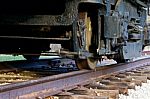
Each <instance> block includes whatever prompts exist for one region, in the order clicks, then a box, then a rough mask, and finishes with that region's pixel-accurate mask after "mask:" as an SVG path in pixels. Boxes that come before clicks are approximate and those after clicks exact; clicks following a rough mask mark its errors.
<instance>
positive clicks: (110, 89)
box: [0, 58, 150, 99]
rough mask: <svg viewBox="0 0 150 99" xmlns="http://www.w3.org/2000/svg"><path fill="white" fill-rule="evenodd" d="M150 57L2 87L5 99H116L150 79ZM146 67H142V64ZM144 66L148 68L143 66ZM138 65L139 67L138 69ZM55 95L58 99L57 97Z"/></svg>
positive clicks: (1, 92)
mask: <svg viewBox="0 0 150 99" xmlns="http://www.w3.org/2000/svg"><path fill="white" fill-rule="evenodd" d="M148 65H150V59H149V58H147V59H143V60H138V61H135V62H131V63H128V64H118V65H111V66H107V67H102V68H98V69H96V70H81V71H74V72H70V73H64V74H59V75H53V76H48V77H43V78H40V79H36V80H30V81H26V82H22V83H15V84H10V85H4V86H1V87H0V97H1V98H2V99H16V98H17V99H35V98H39V99H43V98H46V99H53V98H56V97H57V98H58V97H59V98H60V99H64V98H67V99H79V98H85V99H117V98H118V97H119V94H123V95H127V94H128V89H131V88H133V89H134V88H135V86H136V85H142V83H143V82H147V79H149V78H150V76H149V75H150V67H149V66H148ZM141 66H143V67H141ZM144 66H145V67H144ZM135 68H136V69H135ZM57 98H56V99H57Z"/></svg>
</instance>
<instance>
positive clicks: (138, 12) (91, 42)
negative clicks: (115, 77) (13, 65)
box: [0, 0, 146, 69]
mask: <svg viewBox="0 0 150 99" xmlns="http://www.w3.org/2000/svg"><path fill="white" fill-rule="evenodd" d="M79 1H80V2H79ZM79 1H78V0H64V1H63V2H66V5H65V6H66V8H64V6H62V8H63V10H60V13H59V14H61V15H57V14H58V13H55V11H52V12H53V15H43V13H42V14H41V15H37V13H34V14H33V15H27V16H24V15H22V14H21V15H20V16H18V15H16V16H14V15H13V16H8V15H2V16H0V18H1V19H2V20H1V21H0V25H1V33H2V34H1V35H0V45H1V46H0V52H1V53H13V54H15V53H17V54H23V55H24V57H25V58H27V59H28V60H34V59H36V58H38V57H39V55H41V53H45V54H44V55H60V56H62V57H70V58H74V59H75V60H76V63H77V66H78V67H79V69H95V67H96V64H97V62H98V61H100V60H101V57H102V56H107V57H108V58H113V59H115V60H116V61H117V62H118V63H120V62H126V61H128V60H132V59H133V58H134V57H138V56H140V55H141V51H142V47H143V44H144V43H143V41H144V39H143V27H144V25H145V20H146V17H145V16H146V14H145V10H144V9H143V6H142V5H143V3H142V4H141V5H139V4H138V3H139V2H138V3H136V4H135V5H134V3H133V4H132V3H130V2H129V1H127V0H125V1H124V0H113V2H112V1H111V2H110V1H109V0H106V1H105V2H103V1H101V0H100V1H99V2H100V3H97V2H93V1H94V0H93V1H90V0H83V2H82V0H79ZM85 1H87V2H85ZM95 1H97V0H95ZM136 1H139V0H136ZM136 1H135V2H136ZM145 2H146V1H145ZM64 4H65V3H64ZM56 5H57V2H56ZM144 6H145V5H144ZM43 7H44V6H43ZM53 7H54V6H53ZM52 9H53V8H52ZM50 10H51V9H50ZM56 10H57V8H56ZM63 11H64V12H63ZM41 12H42V11H41ZM58 12H59V11H58ZM17 13H18V12H17ZM48 14H50V13H48ZM39 20H40V21H39ZM4 41H5V44H4V43H2V42H4ZM8 45H9V46H8Z"/></svg>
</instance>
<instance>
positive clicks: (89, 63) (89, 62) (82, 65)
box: [76, 58, 97, 69]
mask: <svg viewBox="0 0 150 99" xmlns="http://www.w3.org/2000/svg"><path fill="white" fill-rule="evenodd" d="M76 64H77V66H78V68H79V69H95V68H96V64H97V61H96V60H94V59H92V58H87V59H80V60H77V61H76Z"/></svg>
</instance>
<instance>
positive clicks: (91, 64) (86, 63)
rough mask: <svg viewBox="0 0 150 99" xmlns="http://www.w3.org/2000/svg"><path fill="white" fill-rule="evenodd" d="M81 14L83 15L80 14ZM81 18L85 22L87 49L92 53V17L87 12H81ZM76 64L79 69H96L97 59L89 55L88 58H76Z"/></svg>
mask: <svg viewBox="0 0 150 99" xmlns="http://www.w3.org/2000/svg"><path fill="white" fill-rule="evenodd" d="M80 15H81V16H80ZM79 19H81V20H83V21H84V24H85V27H86V29H85V42H86V44H85V50H86V51H88V52H90V53H91V49H92V50H93V48H92V46H91V45H92V25H91V18H90V17H88V16H87V12H82V13H79ZM76 64H77V66H78V68H79V69H95V68H96V64H97V60H96V59H94V58H92V57H87V58H86V59H78V60H76Z"/></svg>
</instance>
